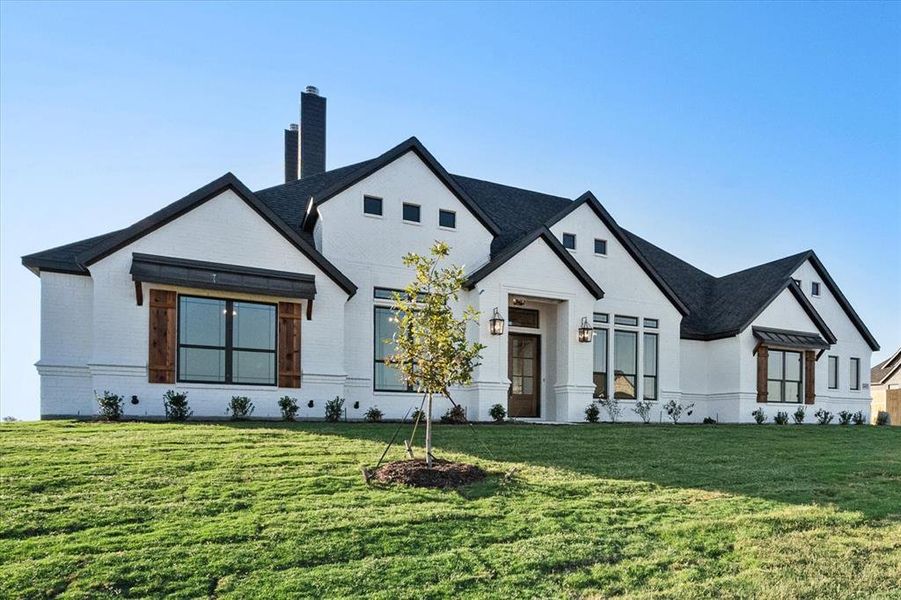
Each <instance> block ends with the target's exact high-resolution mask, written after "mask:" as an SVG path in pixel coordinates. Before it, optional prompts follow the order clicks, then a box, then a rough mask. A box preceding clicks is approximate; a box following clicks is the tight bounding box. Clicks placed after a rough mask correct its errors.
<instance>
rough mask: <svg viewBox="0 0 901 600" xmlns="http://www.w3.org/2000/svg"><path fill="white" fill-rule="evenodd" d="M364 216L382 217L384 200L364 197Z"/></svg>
mask: <svg viewBox="0 0 901 600" xmlns="http://www.w3.org/2000/svg"><path fill="white" fill-rule="evenodd" d="M363 214H366V215H371V216H373V217H381V216H382V199H381V198H376V197H375V196H363Z"/></svg>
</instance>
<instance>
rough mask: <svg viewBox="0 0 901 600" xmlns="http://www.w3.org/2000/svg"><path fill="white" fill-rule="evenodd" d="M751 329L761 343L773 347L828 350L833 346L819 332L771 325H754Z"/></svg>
mask: <svg viewBox="0 0 901 600" xmlns="http://www.w3.org/2000/svg"><path fill="white" fill-rule="evenodd" d="M751 331H752V332H753V334H754V337H755V338H756V339H757V340H758V342H759V343H760V344H763V345H766V346H771V347H778V348H791V349H794V350H827V349H829V347H830V346H831V344H829V342H827V341H826V340H824V339H823V337H822V336H821V335H820V334H819V333H810V332H807V331H792V330H789V329H773V328H770V327H753V328H752V329H751Z"/></svg>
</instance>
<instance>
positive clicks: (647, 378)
mask: <svg viewBox="0 0 901 600" xmlns="http://www.w3.org/2000/svg"><path fill="white" fill-rule="evenodd" d="M642 351H643V352H644V391H643V392H642V396H643V397H644V399H645V400H656V399H657V334H656V333H646V334H644V348H642Z"/></svg>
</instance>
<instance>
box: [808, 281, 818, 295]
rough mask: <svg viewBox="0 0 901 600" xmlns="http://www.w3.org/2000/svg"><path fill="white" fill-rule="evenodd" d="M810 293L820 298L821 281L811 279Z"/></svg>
mask: <svg viewBox="0 0 901 600" xmlns="http://www.w3.org/2000/svg"><path fill="white" fill-rule="evenodd" d="M810 295H811V296H813V297H815V298H819V296H820V282H819V281H811V282H810Z"/></svg>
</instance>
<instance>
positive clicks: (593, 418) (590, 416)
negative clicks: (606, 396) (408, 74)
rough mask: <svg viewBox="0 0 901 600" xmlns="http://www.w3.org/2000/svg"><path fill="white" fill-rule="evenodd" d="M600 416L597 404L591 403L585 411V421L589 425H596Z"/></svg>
mask: <svg viewBox="0 0 901 600" xmlns="http://www.w3.org/2000/svg"><path fill="white" fill-rule="evenodd" d="M600 416H601V409H600V407H599V406H598V404H597V402H592V403H591V404H589V405H588V408H586V409H585V420H586V421H588V422H589V423H597V422H598V420H599V419H600Z"/></svg>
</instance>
